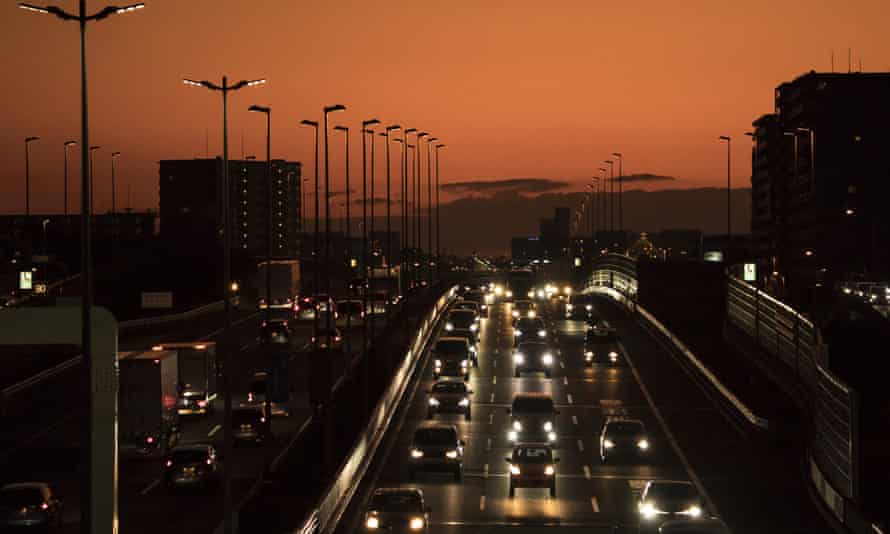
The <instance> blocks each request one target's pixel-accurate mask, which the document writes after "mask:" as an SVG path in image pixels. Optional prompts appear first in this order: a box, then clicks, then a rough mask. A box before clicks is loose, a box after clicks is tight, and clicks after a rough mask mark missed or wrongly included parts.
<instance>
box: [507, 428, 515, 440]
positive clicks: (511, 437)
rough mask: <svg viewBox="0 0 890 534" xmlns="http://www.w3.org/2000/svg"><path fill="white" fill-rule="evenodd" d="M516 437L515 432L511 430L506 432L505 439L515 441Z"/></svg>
mask: <svg viewBox="0 0 890 534" xmlns="http://www.w3.org/2000/svg"><path fill="white" fill-rule="evenodd" d="M516 436H517V434H516V431H515V430H511V431H509V432H507V439H508V440H509V441H516Z"/></svg>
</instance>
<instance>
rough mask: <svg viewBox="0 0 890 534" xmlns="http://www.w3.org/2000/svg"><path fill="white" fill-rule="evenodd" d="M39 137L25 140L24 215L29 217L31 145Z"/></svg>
mask: <svg viewBox="0 0 890 534" xmlns="http://www.w3.org/2000/svg"><path fill="white" fill-rule="evenodd" d="M39 140H40V138H39V137H26V138H25V215H26V216H28V215H31V143H33V142H34V141H39Z"/></svg>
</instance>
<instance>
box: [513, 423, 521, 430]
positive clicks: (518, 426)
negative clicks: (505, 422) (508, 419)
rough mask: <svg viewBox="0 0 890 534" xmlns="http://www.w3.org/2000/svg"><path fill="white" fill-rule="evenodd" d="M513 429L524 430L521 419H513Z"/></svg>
mask: <svg viewBox="0 0 890 534" xmlns="http://www.w3.org/2000/svg"><path fill="white" fill-rule="evenodd" d="M513 430H522V423H520V422H519V421H513Z"/></svg>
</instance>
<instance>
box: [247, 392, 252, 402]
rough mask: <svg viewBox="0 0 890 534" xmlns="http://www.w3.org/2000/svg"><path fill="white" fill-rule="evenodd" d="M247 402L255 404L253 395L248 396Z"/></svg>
mask: <svg viewBox="0 0 890 534" xmlns="http://www.w3.org/2000/svg"><path fill="white" fill-rule="evenodd" d="M247 402H253V393H248V394H247Z"/></svg>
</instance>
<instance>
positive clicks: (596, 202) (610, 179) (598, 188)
mask: <svg viewBox="0 0 890 534" xmlns="http://www.w3.org/2000/svg"><path fill="white" fill-rule="evenodd" d="M616 161H617V162H618V177H617V178H616V177H615V162H616ZM603 163H604V164H606V165H608V166H609V168H608V169H606V168H605V167H599V168H597V171H599V176H593V177H591V179H590V183H589V184H586V188H587V195H586V196H585V198H584V199H583V201H582V205H581V208H580V209H579V211H578V212H577V214H576V216H575V224H576V225H578V224H580V223H581V221H582V220H583V215H584V213H583V212H584V211H585V210H586V212H587V230H588V233H589V234H590V235H591V236H593V235H594V234H598V233H599V232H607V231H608V232H610V233H613V232H615V222H616V213H615V212H616V204H617V212H618V213H617V220H618V221H617V222H618V231H619V232H624V185H623V183H624V156H623V154H622V153H621V152H613V153H612V157H611V158H609V159H606V160H603ZM616 182H617V183H618V195H617V196H616V194H615V183H616Z"/></svg>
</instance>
